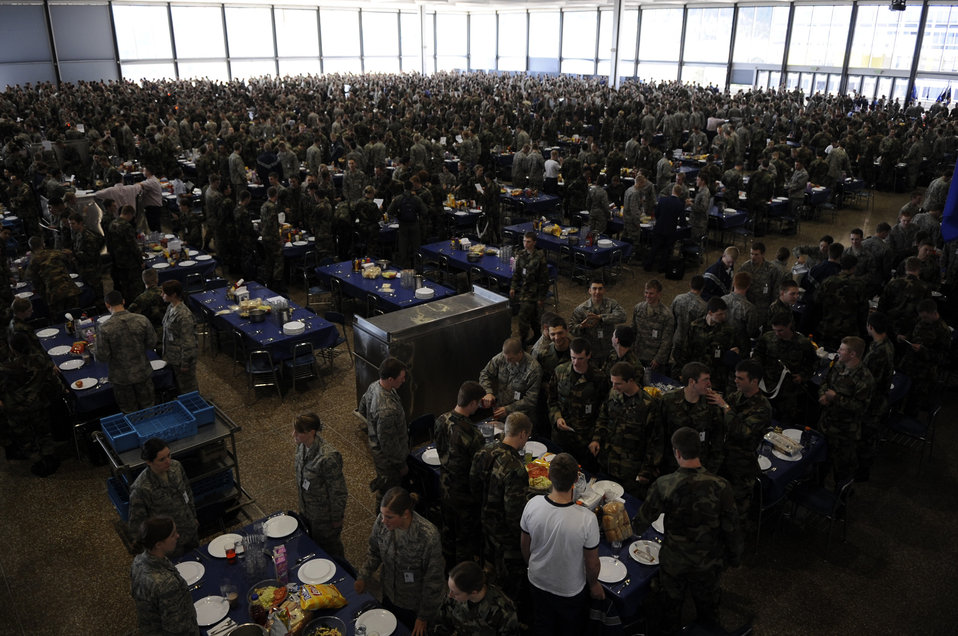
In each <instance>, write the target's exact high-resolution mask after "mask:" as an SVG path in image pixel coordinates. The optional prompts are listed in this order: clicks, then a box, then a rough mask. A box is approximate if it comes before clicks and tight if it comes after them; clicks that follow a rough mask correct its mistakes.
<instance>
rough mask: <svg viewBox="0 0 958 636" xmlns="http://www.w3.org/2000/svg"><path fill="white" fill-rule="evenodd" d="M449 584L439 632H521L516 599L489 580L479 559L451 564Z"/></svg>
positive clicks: (466, 635)
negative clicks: (513, 600)
mask: <svg viewBox="0 0 958 636" xmlns="http://www.w3.org/2000/svg"><path fill="white" fill-rule="evenodd" d="M448 585H449V594H448V595H447V597H446V599H445V600H444V601H443V603H442V607H440V608H439V620H438V622H437V623H436V630H435V632H434V633H435V634H436V636H519V621H518V618H517V617H516V605H515V603H513V602H512V599H510V598H509V597H508V596H506V595H505V594H504V593H503V591H502V590H501V589H499V588H498V587H496V586H495V585H492V584H491V583H490V584H487V583H486V575H485V573H484V572H483V571H482V568H481V567H480V566H479V564H478V563H475V562H472V561H463V562H462V563H459V565H457V566H456V567H454V568H452V570H450V571H449V581H448Z"/></svg>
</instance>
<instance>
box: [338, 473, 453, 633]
mask: <svg viewBox="0 0 958 636" xmlns="http://www.w3.org/2000/svg"><path fill="white" fill-rule="evenodd" d="M417 501H418V497H417V495H416V494H410V493H408V492H406V490H405V489H403V488H400V487H398V486H396V487H393V488H390V489H389V490H387V491H386V494H385V495H384V496H383V500H382V503H381V505H380V508H379V516H377V517H376V521H375V522H374V523H373V530H372V533H371V534H370V536H369V549H368V551H367V552H366V562H365V563H364V564H363V566H362V567H361V568H360V569H359V576H358V577H357V578H356V582H355V583H353V589H354V590H355V591H356V593H357V594H362V593H363V592H365V591H366V581H367V580H368V579H369V577H370V576H372V575H373V573H374V572H375V571H376V570H378V569H379V567H380V566H382V574H381V575H380V582H381V584H382V592H383V607H385V608H386V609H388V610H389V611H390V612H392V613H393V614H395V615H396V617H397V618H398V619H399V620H400V621H401V622H402V623H403V624H404V625H405V626H406V627H408V628H409V629H410V630H411V631H412V634H413V636H426V634H427V633H428V629H429V627H430V625H431V624H432V623H433V622H435V620H436V618H437V617H438V615H439V606H440V605H441V604H442V599H443V596H444V595H443V592H442V590H443V585H444V583H445V565H444V562H443V558H442V547H441V546H440V542H439V531H438V530H436V527H435V526H434V525H432V524H431V523H429V522H428V521H426V520H425V519H424V518H423V517H421V516H419V514H417V513H416V511H415V508H416V502H417Z"/></svg>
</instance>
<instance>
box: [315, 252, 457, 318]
mask: <svg viewBox="0 0 958 636" xmlns="http://www.w3.org/2000/svg"><path fill="white" fill-rule="evenodd" d="M384 271H386V272H395V274H396V277H395V278H389V279H386V278H383V277H382V276H377V277H376V278H365V277H363V275H362V272H357V271H354V269H353V261H342V262H340V263H332V264H330V265H321V266H319V267H317V268H316V276H317V277H318V278H319V282H320V283H321V284H322V285H323V286H325V287H326V289H330V290H332V291H333V295H334V296H336V295H337V294H339V295H341V296H345V297H348V298H355V299H357V300H360V301H362V302H367V301H368V300H370V297H374V298H375V299H376V306H377V308H379V309H380V310H382V311H384V312H390V311H396V310H399V309H405V308H407V307H415V306H416V305H421V304H423V303H428V302H431V301H433V300H437V299H439V298H446V297H448V296H455V295H456V290H454V289H450V288H449V287H446V286H445V285H439V284H437V283H432V282H430V283H428V285H427V286H428V287H430V288H431V289H433V290H435V295H434V296H433V297H431V298H419V297H417V296H416V290H415V289H408V288H406V287H403V286H402V284H401V283H400V279H399V273H400V270H399V269H398V268H396V267H391V266H390V267H387V268H386V269H385V270H384ZM337 288H338V289H337Z"/></svg>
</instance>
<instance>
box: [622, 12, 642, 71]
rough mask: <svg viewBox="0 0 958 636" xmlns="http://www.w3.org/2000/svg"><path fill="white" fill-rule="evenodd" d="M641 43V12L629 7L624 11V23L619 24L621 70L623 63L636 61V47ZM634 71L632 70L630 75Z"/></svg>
mask: <svg viewBox="0 0 958 636" xmlns="http://www.w3.org/2000/svg"><path fill="white" fill-rule="evenodd" d="M638 43H639V12H638V11H637V10H635V9H628V10H626V11H623V12H622V24H620V25H619V70H620V74H621V71H622V64H623V63H629V64H631V63H632V62H634V61H635V47H636V45H637V44H638ZM631 74H632V73H631V72H630V73H629V75H631Z"/></svg>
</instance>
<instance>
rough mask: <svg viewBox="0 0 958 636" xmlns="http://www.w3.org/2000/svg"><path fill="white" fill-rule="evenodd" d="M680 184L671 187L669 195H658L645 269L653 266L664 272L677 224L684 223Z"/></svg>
mask: <svg viewBox="0 0 958 636" xmlns="http://www.w3.org/2000/svg"><path fill="white" fill-rule="evenodd" d="M682 188H683V186H682V185H681V184H678V183H677V184H675V185H674V186H673V187H672V194H671V195H670V196H663V197H659V200H658V202H657V203H656V204H655V225H654V226H653V227H652V244H651V246H650V247H649V255H648V256H647V257H646V259H645V263H644V265H645V271H647V272H651V271H652V269H653V268H657V269H658V271H660V272H664V271H665V269H666V267H668V262H669V258H670V257H671V255H672V250H673V247H674V246H675V240H676V235H677V233H678V229H679V226H681V225H684V224H685V200H684V199H682V198H681V195H682Z"/></svg>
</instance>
